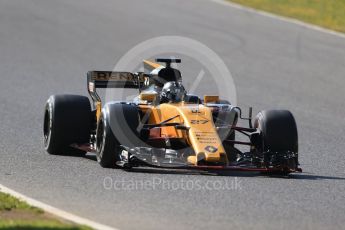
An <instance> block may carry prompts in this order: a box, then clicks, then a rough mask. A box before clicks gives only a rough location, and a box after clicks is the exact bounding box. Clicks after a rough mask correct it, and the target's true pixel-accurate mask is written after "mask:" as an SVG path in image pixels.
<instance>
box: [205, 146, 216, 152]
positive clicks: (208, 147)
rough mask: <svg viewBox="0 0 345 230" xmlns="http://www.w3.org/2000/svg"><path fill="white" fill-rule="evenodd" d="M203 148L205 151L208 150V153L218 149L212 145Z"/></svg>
mask: <svg viewBox="0 0 345 230" xmlns="http://www.w3.org/2000/svg"><path fill="white" fill-rule="evenodd" d="M205 150H206V151H207V152H210V153H215V152H217V150H218V149H217V148H216V147H214V146H211V145H208V146H206V147H205Z"/></svg>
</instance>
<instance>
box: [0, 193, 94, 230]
mask: <svg viewBox="0 0 345 230" xmlns="http://www.w3.org/2000/svg"><path fill="white" fill-rule="evenodd" d="M0 229H1V230H34V229H40V230H41V229H42V230H43V229H48V230H90V228H88V227H85V226H81V225H76V224H73V223H70V222H67V221H64V220H61V219H59V218H56V217H54V216H52V215H50V214H46V213H45V212H44V211H43V210H41V209H39V208H36V207H32V206H30V205H28V204H27V203H25V202H23V201H20V200H18V199H17V198H15V197H13V196H10V195H8V194H5V193H1V192H0Z"/></svg>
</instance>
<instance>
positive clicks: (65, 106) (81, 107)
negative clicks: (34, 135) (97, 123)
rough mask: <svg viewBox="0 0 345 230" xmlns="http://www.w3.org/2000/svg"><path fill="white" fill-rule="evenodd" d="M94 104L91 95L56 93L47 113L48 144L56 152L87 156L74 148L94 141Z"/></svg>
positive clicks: (46, 110) (55, 153)
mask: <svg viewBox="0 0 345 230" xmlns="http://www.w3.org/2000/svg"><path fill="white" fill-rule="evenodd" d="M90 130H91V106H90V101H89V99H88V98H87V97H84V96H79V95H52V96H50V97H49V99H48V101H47V103H46V106H45V113H44V124H43V133H44V147H45V149H46V151H47V152H48V153H50V154H53V155H84V154H85V152H84V151H81V150H78V149H74V148H72V147H70V145H71V144H75V143H76V144H84V143H89V141H90Z"/></svg>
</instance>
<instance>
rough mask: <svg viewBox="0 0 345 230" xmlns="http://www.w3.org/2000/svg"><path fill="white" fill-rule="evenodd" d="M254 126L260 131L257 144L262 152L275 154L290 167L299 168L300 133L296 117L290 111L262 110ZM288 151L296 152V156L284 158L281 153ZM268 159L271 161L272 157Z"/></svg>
mask: <svg viewBox="0 0 345 230" xmlns="http://www.w3.org/2000/svg"><path fill="white" fill-rule="evenodd" d="M254 128H257V129H258V131H259V132H260V141H259V142H258V143H257V146H256V148H257V149H258V150H259V151H260V152H263V153H267V152H269V153H271V154H273V156H272V157H275V158H274V159H277V160H278V163H279V162H280V163H281V162H282V163H283V165H285V166H287V167H288V168H290V169H295V168H297V165H298V133H297V125H296V121H295V118H294V117H293V115H292V113H291V112H290V111H287V110H267V111H261V112H259V113H258V115H257V116H256V118H255V120H254ZM286 153H291V154H295V157H292V158H288V157H283V158H282V157H281V156H280V155H279V154H286ZM274 155H275V156H274ZM280 159H281V161H280ZM268 160H269V161H271V160H272V158H270V159H268Z"/></svg>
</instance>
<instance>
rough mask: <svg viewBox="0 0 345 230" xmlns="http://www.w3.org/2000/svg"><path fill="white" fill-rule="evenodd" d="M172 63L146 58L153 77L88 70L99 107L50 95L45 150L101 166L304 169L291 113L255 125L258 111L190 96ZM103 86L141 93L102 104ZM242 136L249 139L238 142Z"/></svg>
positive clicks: (266, 115)
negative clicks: (90, 157) (89, 156)
mask: <svg viewBox="0 0 345 230" xmlns="http://www.w3.org/2000/svg"><path fill="white" fill-rule="evenodd" d="M159 62H161V63H165V66H163V65H160V64H158V63H159ZM172 62H176V63H179V62H181V60H180V59H162V58H161V59H156V62H153V61H148V60H145V61H144V65H145V68H146V69H148V70H149V72H147V73H143V72H140V73H130V72H109V71H90V72H88V74H87V87H88V92H89V94H90V97H91V99H92V107H91V105H90V101H89V99H88V98H87V97H84V96H79V95H53V96H50V98H49V99H48V101H47V104H46V107H45V115H44V145H45V149H46V150H47V151H48V153H50V154H56V155H69V154H79V155H80V154H81V155H82V154H85V153H86V152H95V153H96V156H97V160H98V162H99V163H100V165H101V166H102V167H116V166H117V167H123V168H126V169H129V168H132V167H140V166H150V167H156V168H173V169H176V168H178V169H180V168H183V169H185V168H188V169H198V170H235V171H236V170H238V171H258V172H272V173H280V174H288V173H291V172H300V171H301V169H300V168H299V167H298V165H299V163H298V136H297V127H296V122H295V119H294V117H293V115H292V114H291V113H290V112H289V111H287V110H267V111H261V112H259V114H258V115H257V116H256V118H255V120H254V122H253V123H254V124H252V115H251V114H252V112H251V111H252V109H251V108H250V109H249V116H248V117H247V118H244V117H243V116H242V112H241V109H240V108H239V107H236V106H233V105H231V104H230V103H229V102H228V101H226V100H221V99H220V98H219V96H215V95H205V96H203V98H200V97H198V96H196V95H190V94H188V93H187V92H186V90H185V88H184V87H183V85H182V77H181V73H180V71H179V70H177V69H175V68H172V67H171V63H172ZM98 88H135V89H138V91H139V94H138V96H137V97H136V98H135V99H134V100H132V101H125V102H119V101H111V102H108V103H105V104H102V101H101V99H100V97H99V95H98V94H97V92H96V89H98ZM239 119H243V120H248V123H249V125H248V127H240V126H238V125H237V121H238V120H239ZM235 133H239V134H241V135H244V137H246V138H247V139H248V141H238V140H235ZM240 145H242V146H247V147H248V150H247V151H243V150H240V149H244V148H239V147H238V146H240Z"/></svg>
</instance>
